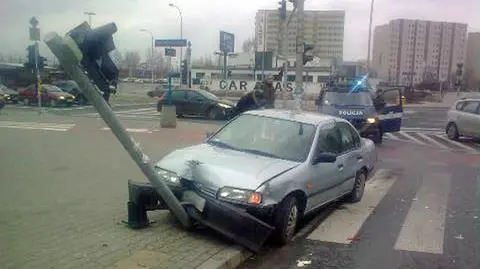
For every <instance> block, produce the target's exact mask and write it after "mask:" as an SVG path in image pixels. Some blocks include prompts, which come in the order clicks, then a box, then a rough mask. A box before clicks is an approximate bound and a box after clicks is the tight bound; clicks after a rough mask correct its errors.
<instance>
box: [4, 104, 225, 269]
mask: <svg viewBox="0 0 480 269" xmlns="http://www.w3.org/2000/svg"><path fill="white" fill-rule="evenodd" d="M124 125H125V126H126V127H128V128H129V131H130V132H131V133H132V135H133V137H134V138H135V140H136V141H138V142H139V143H140V145H141V146H142V147H143V149H144V152H145V153H146V154H147V155H148V156H149V157H150V158H151V159H152V160H158V159H160V158H161V157H162V156H163V155H164V154H166V153H168V152H169V151H171V150H173V149H176V148H179V147H184V146H187V145H191V144H193V143H196V142H198V141H201V140H202V139H203V138H204V137H205V131H208V130H210V131H211V130H213V129H215V128H216V127H217V126H216V125H205V124H194V123H190V124H181V123H180V124H179V125H178V127H177V129H163V130H160V129H159V128H158V127H159V126H158V124H152V123H135V122H131V121H130V122H125V123H124ZM144 129H146V130H148V132H143V130H144ZM0 153H1V155H0V156H1V157H0V179H1V180H0V204H1V207H0V231H1V233H0V268H4V269H16V268H34V269H37V268H52V269H53V268H58V269H63V268H115V269H131V268H145V267H148V266H150V268H165V269H167V268H168V269H171V268H182V269H183V268H196V267H197V266H199V265H200V264H202V263H204V262H207V261H208V259H210V258H211V257H213V256H214V255H217V254H218V253H223V251H227V252H228V251H229V250H233V248H232V246H231V244H230V243H228V242H226V241H225V240H224V239H221V238H218V237H215V236H211V235H210V234H208V233H207V234H205V233H202V232H200V233H189V232H187V231H185V230H183V229H181V228H179V225H178V223H176V222H175V221H174V220H173V218H172V217H171V215H170V214H169V213H168V212H152V214H149V216H150V218H151V219H152V220H154V221H155V223H153V224H152V227H151V228H149V229H145V230H141V231H132V230H130V229H128V228H127V227H126V226H125V224H124V223H122V221H124V220H126V219H127V210H126V202H127V200H128V193H127V180H129V179H132V180H135V181H140V182H144V181H146V180H145V177H144V176H143V175H142V173H141V172H140V170H139V169H138V167H137V166H136V165H135V164H134V162H133V161H132V160H131V159H130V157H129V156H128V154H127V153H126V152H125V150H124V149H123V148H122V146H121V145H120V143H119V142H118V141H117V139H116V138H115V137H114V136H113V134H112V133H111V132H110V131H109V130H108V129H105V124H104V123H103V122H102V121H99V120H97V119H94V118H71V117H65V116H55V115H50V114H42V115H38V114H37V113H36V112H35V111H22V110H9V109H7V110H5V111H2V113H1V114H0ZM223 256H225V255H223ZM109 266H112V267H109Z"/></svg>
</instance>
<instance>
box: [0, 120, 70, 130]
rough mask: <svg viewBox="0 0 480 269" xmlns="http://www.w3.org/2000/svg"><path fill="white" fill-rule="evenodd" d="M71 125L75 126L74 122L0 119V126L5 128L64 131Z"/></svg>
mask: <svg viewBox="0 0 480 269" xmlns="http://www.w3.org/2000/svg"><path fill="white" fill-rule="evenodd" d="M73 127H75V124H73V123H47V122H18V121H0V128H7V129H23V130H44V131H58V132H66V131H69V130H70V129H72V128H73Z"/></svg>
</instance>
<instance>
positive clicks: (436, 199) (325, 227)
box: [307, 169, 451, 254]
mask: <svg viewBox="0 0 480 269" xmlns="http://www.w3.org/2000/svg"><path fill="white" fill-rule="evenodd" d="M397 179H398V176H397V175H392V174H391V173H390V171H389V170H387V169H379V170H378V171H377V172H376V173H375V175H374V176H373V177H372V178H371V179H370V180H369V181H367V183H366V185H365V192H364V195H363V197H362V200H361V201H360V202H358V203H355V204H343V205H342V208H341V209H338V210H335V211H333V212H332V213H331V214H330V215H329V216H328V217H327V218H326V219H324V220H323V221H322V222H321V223H320V225H319V226H318V227H317V228H316V229H315V230H314V231H313V232H312V233H311V234H310V235H309V236H308V237H307V239H309V240H313V241H321V242H327V243H338V244H346V245H348V244H352V243H354V242H355V241H356V239H358V238H359V234H358V233H359V232H360V230H361V228H362V226H363V225H364V224H365V222H366V221H367V220H368V219H369V217H370V216H371V215H372V213H373V212H374V210H375V208H377V206H378V205H379V204H380V202H381V201H382V200H383V198H384V197H385V196H386V195H387V193H388V192H389V190H390V189H391V187H392V186H393V184H394V183H395V182H396V180H397ZM450 181H451V178H450V176H449V175H448V174H441V173H430V174H429V175H428V176H426V177H424V180H423V181H422V183H421V185H420V188H419V189H418V191H417V193H416V196H415V198H414V199H413V201H412V203H411V205H410V208H409V210H408V212H407V214H406V216H405V218H404V222H403V224H402V228H401V230H400V232H399V233H398V235H397V238H396V241H395V245H394V249H396V250H405V251H415V252H423V253H433V254H443V251H444V249H443V242H444V237H445V221H446V220H445V219H446V212H447V202H448V201H447V199H448V192H449V191H450V185H451V182H450ZM372 216H373V215H372Z"/></svg>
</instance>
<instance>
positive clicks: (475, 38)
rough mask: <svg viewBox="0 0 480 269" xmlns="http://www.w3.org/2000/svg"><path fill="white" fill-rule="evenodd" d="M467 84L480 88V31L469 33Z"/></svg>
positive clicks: (466, 68)
mask: <svg viewBox="0 0 480 269" xmlns="http://www.w3.org/2000/svg"><path fill="white" fill-rule="evenodd" d="M464 69H465V76H466V79H467V81H466V82H467V86H468V87H470V88H474V89H479V88H480V33H469V34H468V43H467V61H466V65H465V68H464Z"/></svg>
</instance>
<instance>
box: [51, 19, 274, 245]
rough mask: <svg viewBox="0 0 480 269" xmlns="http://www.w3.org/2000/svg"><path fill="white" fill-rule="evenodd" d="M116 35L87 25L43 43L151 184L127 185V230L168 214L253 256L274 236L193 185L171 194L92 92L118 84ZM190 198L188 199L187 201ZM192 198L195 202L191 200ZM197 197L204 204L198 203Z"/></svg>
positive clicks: (112, 29)
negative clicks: (201, 227) (157, 214)
mask: <svg viewBox="0 0 480 269" xmlns="http://www.w3.org/2000/svg"><path fill="white" fill-rule="evenodd" d="M116 31H117V28H116V26H115V24H114V23H110V24H107V25H104V26H101V27H98V28H95V29H93V30H92V29H91V28H90V26H89V25H88V24H87V23H83V24H81V25H79V26H77V27H76V28H74V29H73V30H72V31H70V32H69V33H68V34H67V35H66V36H65V37H63V38H62V37H60V36H59V35H58V34H56V33H50V34H48V35H47V36H46V38H45V43H46V44H47V46H48V47H49V48H50V50H51V51H52V52H53V54H54V55H55V56H56V57H57V58H58V60H59V62H60V64H61V65H62V66H63V68H64V71H65V73H66V74H67V75H68V76H70V77H71V79H73V80H74V81H76V82H77V83H78V85H79V86H80V88H81V89H82V90H83V92H84V94H85V96H86V97H87V99H88V100H89V101H90V102H91V103H92V104H93V106H94V107H95V108H96V110H97V111H98V113H99V114H100V116H101V117H102V119H103V120H104V121H105V123H106V124H107V125H108V127H110V130H112V132H113V134H114V135H115V136H116V137H117V139H118V140H119V141H120V143H121V144H122V145H123V147H124V148H125V150H126V151H127V152H128V153H129V154H130V156H131V157H132V159H133V160H134V161H135V163H136V164H137V165H138V167H139V168H140V169H141V170H142V172H143V173H144V174H145V176H146V177H147V179H148V180H149V181H150V184H148V183H138V182H136V183H134V182H133V181H129V182H128V194H129V201H128V203H127V205H128V225H129V226H130V227H131V228H134V229H137V228H143V227H147V226H148V225H149V220H148V216H147V211H153V210H165V209H168V210H170V212H172V213H173V214H174V215H175V216H176V217H177V219H178V220H179V221H180V222H181V223H182V224H183V226H184V227H185V228H186V229H189V228H191V227H193V226H194V225H193V224H196V223H200V224H202V225H204V226H206V227H209V228H211V229H213V230H215V231H217V232H219V233H220V234H222V235H224V236H226V237H228V238H230V239H231V240H233V241H234V242H236V243H238V244H240V245H242V246H244V247H246V248H247V249H249V250H251V251H253V252H258V251H260V250H261V247H262V245H263V244H264V243H265V241H266V240H267V238H268V237H269V236H270V234H271V233H272V232H273V230H274V227H273V226H271V225H269V224H267V223H265V222H263V221H262V220H260V219H258V218H256V217H255V216H253V215H251V214H249V213H247V212H246V211H245V210H243V209H241V208H238V207H236V206H233V205H230V204H228V203H226V202H222V201H220V200H217V199H216V198H213V197H207V196H203V197H202V195H201V194H200V193H199V192H197V190H196V188H195V187H193V186H191V185H192V184H187V183H185V185H183V186H182V188H180V189H177V190H172V189H170V188H169V187H168V186H167V185H166V183H165V182H164V181H163V180H161V178H160V177H159V175H158V174H157V173H156V171H155V169H154V166H153V165H152V163H151V161H150V159H149V158H148V156H147V155H145V154H144V153H143V152H142V150H141V148H140V145H139V143H138V142H136V141H135V140H134V139H133V137H132V136H131V135H130V134H129V133H127V131H126V130H125V128H124V127H123V126H122V125H121V123H120V122H119V120H118V119H117V118H116V116H115V114H114V113H113V111H112V109H111V108H110V106H109V105H108V104H107V101H106V100H105V99H107V100H108V94H107V95H104V96H106V98H102V96H101V95H100V93H99V91H98V90H97V89H96V87H95V85H96V86H97V87H98V89H100V91H102V92H104V93H106V92H109V91H110V87H111V86H112V85H115V84H116V81H117V80H118V69H117V67H116V65H115V63H114V62H113V61H112V59H111V58H110V56H109V55H108V53H109V52H111V51H113V50H114V49H115V45H114V44H113V38H112V35H113V33H115V32H116ZM92 81H93V83H95V85H94V84H93V83H92ZM201 167H203V166H202V165H200V164H199V165H195V166H192V168H191V169H192V170H191V171H190V172H192V173H193V174H196V176H197V177H203V176H209V175H210V173H208V172H205V171H203V170H201ZM199 169H200V170H199ZM202 171H203V172H202ZM189 195H190V196H192V197H193V198H192V197H190V198H189ZM197 196H198V197H199V198H200V200H196V199H195V197H197ZM198 197H197V198H198ZM202 198H203V203H200V202H199V201H201V200H202ZM180 200H181V201H182V202H180Z"/></svg>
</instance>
